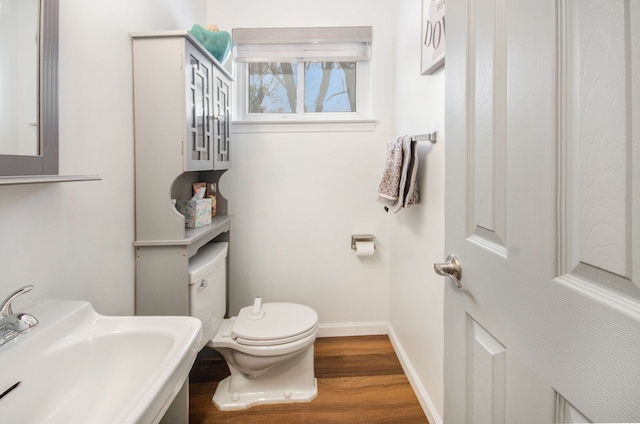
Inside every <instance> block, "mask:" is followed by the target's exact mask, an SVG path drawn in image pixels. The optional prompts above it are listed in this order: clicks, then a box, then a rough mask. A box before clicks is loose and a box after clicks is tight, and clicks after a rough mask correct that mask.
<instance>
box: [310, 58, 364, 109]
mask: <svg viewBox="0 0 640 424" xmlns="http://www.w3.org/2000/svg"><path fill="white" fill-rule="evenodd" d="M304 66H305V69H304V72H305V74H304V93H305V94H304V109H305V112H356V62H307V63H305V64H304Z"/></svg>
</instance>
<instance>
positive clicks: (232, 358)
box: [189, 243, 318, 410]
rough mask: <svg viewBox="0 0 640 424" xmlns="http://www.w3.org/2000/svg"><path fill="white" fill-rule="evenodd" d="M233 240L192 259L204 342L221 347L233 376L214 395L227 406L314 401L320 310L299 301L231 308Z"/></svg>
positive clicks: (193, 305) (192, 301)
mask: <svg viewBox="0 0 640 424" xmlns="http://www.w3.org/2000/svg"><path fill="white" fill-rule="evenodd" d="M227 252H228V243H209V244H207V245H205V246H203V247H201V248H200V250H199V251H198V253H197V254H196V255H194V256H193V257H192V258H191V259H190V260H189V314H190V315H191V316H194V317H196V318H199V319H200V320H201V321H202V332H203V340H202V343H201V344H200V346H199V349H202V348H203V347H204V346H209V347H210V348H213V349H215V350H216V351H218V352H219V353H220V354H221V355H222V356H223V357H224V359H225V360H226V362H227V365H228V366H229V370H230V371H231V375H230V376H229V377H227V378H225V379H224V380H222V381H221V382H220V383H219V384H218V387H217V389H216V392H215V394H214V395H213V403H214V404H215V405H216V407H218V409H221V410H234V409H246V408H249V407H250V406H253V405H258V404H270V403H287V402H309V401H311V400H312V399H313V398H315V397H316V395H317V394H318V387H317V382H316V378H315V374H314V367H313V343H314V342H315V339H316V335H317V331H318V314H317V313H316V312H315V311H314V310H313V309H312V308H310V307H308V306H305V305H299V304H296V303H285V302H274V303H262V299H261V298H259V297H258V298H256V299H255V300H254V303H253V304H252V305H249V306H246V307H244V308H242V309H240V312H239V313H238V316H237V317H233V318H229V319H224V315H225V311H226V257H227Z"/></svg>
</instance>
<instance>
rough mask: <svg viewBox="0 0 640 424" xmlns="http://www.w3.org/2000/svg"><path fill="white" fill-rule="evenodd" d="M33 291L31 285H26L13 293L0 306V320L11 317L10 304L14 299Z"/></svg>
mask: <svg viewBox="0 0 640 424" xmlns="http://www.w3.org/2000/svg"><path fill="white" fill-rule="evenodd" d="M31 290H33V285H31V284H30V285H27V286H24V287H20V288H19V289H18V290H16V291H14V292H13V293H11V294H10V295H9V297H7V298H6V299H5V300H4V301H3V302H2V303H1V304H0V319H1V318H6V317H8V316H9V315H13V310H12V309H11V304H12V303H13V301H14V300H15V299H16V297H18V296H20V295H21V294H25V293H27V292H30V291H31Z"/></svg>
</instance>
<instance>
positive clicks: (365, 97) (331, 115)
mask: <svg viewBox="0 0 640 424" xmlns="http://www.w3.org/2000/svg"><path fill="white" fill-rule="evenodd" d="M267 61H268V60H265V62H267ZM273 61H275V60H273ZM294 62H295V63H298V75H297V78H298V87H297V97H298V107H297V109H298V110H296V111H295V112H291V113H249V101H248V100H249V63H248V62H240V63H236V64H235V66H236V78H235V81H236V96H235V98H236V102H235V106H236V107H235V119H236V120H238V121H242V122H288V121H310V122H320V121H359V120H366V119H369V118H370V111H371V109H370V91H371V90H370V83H369V67H370V64H369V62H365V61H356V111H355V112H305V111H304V63H307V62H310V61H305V60H296V61H292V63H294ZM334 62H337V61H334Z"/></svg>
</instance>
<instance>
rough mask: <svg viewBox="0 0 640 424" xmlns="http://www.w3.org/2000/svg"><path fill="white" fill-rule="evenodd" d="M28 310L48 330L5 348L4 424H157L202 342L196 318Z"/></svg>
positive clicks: (57, 306) (43, 307) (87, 307)
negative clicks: (113, 315)
mask: <svg viewBox="0 0 640 424" xmlns="http://www.w3.org/2000/svg"><path fill="white" fill-rule="evenodd" d="M22 309H23V311H24V312H28V313H30V314H32V315H33V316H35V317H36V318H37V319H38V321H39V322H40V323H39V324H38V325H37V326H36V327H34V328H32V329H30V330H28V331H26V332H24V333H22V334H20V335H19V336H18V337H17V338H15V339H14V340H12V341H10V342H8V343H6V344H4V345H2V346H0V367H1V368H2V371H1V372H0V423H65V424H68V423H81V422H85V423H89V422H90V423H96V424H98V423H105V424H106V423H109V424H112V423H132V424H133V423H136V424H138V423H139V424H143V423H157V422H158V421H160V419H161V418H162V416H163V415H164V413H165V412H166V410H167V408H168V407H169V405H170V404H171V401H172V400H173V399H174V398H175V396H176V394H177V393H178V391H179V390H180V388H181V387H182V384H183V383H184V381H185V379H186V377H187V376H188V374H189V371H190V369H191V366H192V365H193V362H194V361H195V358H196V354H197V349H198V346H199V343H200V339H201V337H202V330H201V323H200V321H199V320H197V319H196V318H191V317H137V316H136V317H109V316H104V315H99V314H98V313H96V312H95V310H94V309H93V307H92V306H91V304H90V303H88V302H81V301H56V300H50V299H47V300H43V301H41V302H39V303H37V304H35V305H33V306H31V307H29V308H22ZM3 392H4V395H3Z"/></svg>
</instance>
